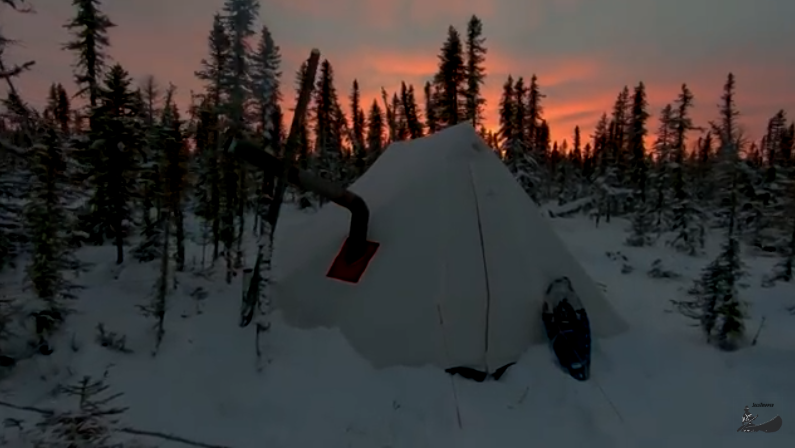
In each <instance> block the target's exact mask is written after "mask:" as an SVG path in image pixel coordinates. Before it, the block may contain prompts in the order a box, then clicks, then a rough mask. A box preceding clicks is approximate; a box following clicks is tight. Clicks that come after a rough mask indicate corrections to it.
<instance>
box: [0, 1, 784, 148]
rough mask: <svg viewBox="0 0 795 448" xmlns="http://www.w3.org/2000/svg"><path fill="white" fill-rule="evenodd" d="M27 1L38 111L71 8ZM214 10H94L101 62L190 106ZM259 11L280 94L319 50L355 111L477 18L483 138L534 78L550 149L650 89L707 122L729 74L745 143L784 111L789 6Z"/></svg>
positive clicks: (23, 27) (354, 5) (403, 6)
mask: <svg viewBox="0 0 795 448" xmlns="http://www.w3.org/2000/svg"><path fill="white" fill-rule="evenodd" d="M32 3H33V5H34V7H35V9H36V10H37V14H35V15H27V16H20V15H19V14H13V15H11V14H7V12H6V10H3V13H2V15H0V25H2V27H3V29H4V32H5V34H6V35H8V36H10V37H12V38H14V39H17V40H19V41H20V45H19V46H18V47H16V48H12V49H10V51H9V60H10V62H16V63H18V62H22V60H23V59H25V60H27V59H35V60H36V66H35V67H34V69H33V71H32V72H30V73H27V74H26V75H25V76H23V77H21V78H20V79H19V80H18V84H19V87H20V88H21V89H22V92H23V95H24V96H25V99H26V100H28V101H31V102H32V103H34V104H36V105H40V104H42V103H43V102H44V100H45V97H46V89H47V88H48V87H49V85H50V84H51V83H52V82H61V83H63V84H64V85H65V86H66V87H67V89H69V90H70V92H71V91H74V86H73V84H74V83H73V76H72V63H73V55H72V54H70V53H69V52H66V51H61V50H60V48H61V45H62V44H63V43H64V42H66V41H67V40H68V39H69V37H68V34H67V30H65V29H64V28H63V26H62V25H63V24H64V23H65V22H66V21H67V20H68V19H69V17H70V16H71V15H72V14H73V8H72V6H71V4H70V3H71V2H69V1H65V0H34V1H33V2H32ZM221 4H222V2H221V1H220V0H160V1H155V0H135V1H129V2H127V1H125V2H118V1H114V2H108V4H107V5H104V10H105V12H106V13H107V14H108V15H109V16H110V17H111V19H112V20H113V21H114V22H115V23H116V24H117V25H118V26H117V27H115V28H113V29H112V30H111V31H110V38H111V46H112V49H111V55H112V57H113V58H115V60H117V61H118V62H120V63H121V64H122V65H123V66H124V67H125V68H126V69H127V70H129V71H130V73H131V74H132V75H133V76H134V77H135V78H136V79H141V78H142V77H144V76H145V75H148V74H151V75H154V76H155V77H156V78H157V79H158V81H159V82H160V83H163V84H164V85H165V84H167V83H168V82H172V83H174V84H175V85H177V87H178V89H179V90H178V93H177V94H178V99H179V102H180V103H187V100H188V97H189V93H190V91H191V90H194V91H199V90H200V88H201V83H200V81H199V80H197V79H196V78H195V76H194V71H195V70H197V69H198V68H199V62H200V60H201V59H202V58H203V57H205V55H206V51H207V32H208V30H209V28H210V25H211V23H212V16H213V13H214V12H215V11H216V10H217V9H218V8H219V7H220V6H221ZM682 11H685V12H686V13H684V14H683V13H682ZM260 12H261V14H260V15H261V18H262V20H263V21H264V23H265V24H267V25H268V27H269V28H270V30H271V32H272V33H273V37H274V39H275V40H276V43H277V45H279V46H280V47H281V51H282V55H283V61H284V62H283V67H282V69H283V72H284V76H283V79H284V81H283V82H284V83H285V84H286V85H292V80H293V74H294V73H295V70H296V69H297V67H298V65H299V64H300V62H301V61H303V60H305V59H306V57H307V56H308V55H309V51H310V50H311V48H313V47H317V48H319V49H320V50H321V52H322V55H323V57H324V58H328V59H329V61H331V63H332V64H334V67H335V69H336V77H337V79H336V84H337V86H338V89H339V90H340V93H341V94H342V93H343V92H347V91H348V90H349V88H350V84H351V82H352V81H353V79H354V78H356V79H358V80H359V83H360V86H361V89H362V91H363V97H364V98H363V99H364V104H369V103H370V101H371V100H372V99H373V98H378V97H379V96H380V88H381V86H383V87H385V88H386V89H387V91H389V92H395V91H398V90H399V87H400V81H401V80H402V81H405V82H406V83H407V84H413V85H414V86H415V87H416V88H418V89H421V86H422V85H423V84H424V83H425V81H426V80H427V79H430V78H431V76H432V75H433V73H434V72H435V71H436V70H437V67H438V62H437V54H438V52H439V48H440V47H441V45H442V43H443V41H444V39H445V37H446V31H447V27H448V25H453V26H455V27H456V28H458V29H459V30H462V31H463V30H465V29H466V22H467V19H468V18H469V17H470V16H471V15H472V14H477V15H478V17H480V18H481V19H482V20H483V24H484V35H485V37H486V39H487V40H486V46H487V47H488V51H489V53H488V55H487V60H486V68H487V75H488V77H487V79H486V86H485V89H484V95H485V96H486V99H487V100H488V104H487V106H486V120H487V125H488V127H489V128H490V129H493V130H496V128H497V120H498V114H497V107H498V104H499V95H500V93H501V89H502V85H503V83H504V82H505V79H506V77H507V76H508V74H513V75H514V77H517V76H524V77H525V78H529V77H530V76H531V75H532V74H533V73H535V74H537V75H538V79H539V84H540V86H541V89H542V93H544V94H545V95H546V98H545V117H546V119H547V120H548V122H549V124H550V128H551V133H552V138H553V139H555V140H562V139H564V138H566V139H569V140H571V133H572V130H573V128H574V126H575V125H580V126H581V127H582V129H583V130H584V131H585V132H587V133H588V134H590V132H591V130H592V129H593V126H594V125H595V124H596V122H597V120H598V118H599V116H600V115H601V114H602V112H604V111H609V110H610V108H611V107H612V104H613V102H614V100H615V97H616V94H617V93H618V92H619V91H620V90H621V88H623V87H624V85H628V86H630V87H632V86H634V85H635V84H637V82H638V81H643V82H644V83H645V84H646V85H647V88H648V96H649V102H650V108H649V111H650V112H651V113H652V114H653V116H655V117H656V116H658V114H659V111H660V109H661V108H662V107H663V106H664V104H665V103H668V102H671V101H673V100H674V99H675V97H676V95H677V92H678V90H679V88H680V86H681V84H682V83H683V82H686V83H687V84H688V86H689V87H690V88H691V90H692V91H693V93H694V95H695V109H694V119H695V122H696V125H706V123H707V121H708V120H712V119H714V118H715V115H716V113H717V103H718V101H719V97H720V92H721V88H722V85H723V82H724V81H725V76H726V74H727V73H728V72H729V71H732V72H734V74H735V75H736V77H737V84H738V85H737V88H738V98H737V103H738V107H739V109H740V111H741V113H742V123H743V125H744V126H745V128H746V129H747V135H748V136H749V137H751V138H754V139H757V138H759V137H761V135H760V133H761V132H762V130H763V129H764V127H765V124H766V122H767V120H768V119H769V118H770V116H772V115H773V114H775V113H776V111H778V110H779V109H782V108H783V109H785V110H790V111H791V110H793V106H795V82H793V80H795V53H794V52H792V50H791V48H790V45H791V42H793V41H794V40H795V28H794V27H792V25H791V21H792V18H793V17H795V2H792V1H788V0H756V1H753V2H749V1H742V0H720V1H719V0H669V1H656V0H644V1H629V0H600V1H598V2H597V1H589V2H586V1H584V0H536V1H515V0H477V1H475V0H435V1H433V2H429V1H419V0H334V1H329V0H268V1H263V2H261V11H260ZM287 96H288V97H291V95H287Z"/></svg>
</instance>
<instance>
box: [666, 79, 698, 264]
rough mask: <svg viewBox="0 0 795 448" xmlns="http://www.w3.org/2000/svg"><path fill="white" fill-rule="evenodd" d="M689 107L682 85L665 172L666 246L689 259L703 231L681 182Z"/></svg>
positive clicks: (690, 100) (689, 123)
mask: <svg viewBox="0 0 795 448" xmlns="http://www.w3.org/2000/svg"><path fill="white" fill-rule="evenodd" d="M692 107H693V94H692V92H691V91H690V89H689V88H688V87H687V85H686V84H683V85H682V90H681V92H680V94H679V97H678V98H677V100H676V109H675V112H674V116H673V117H672V122H671V128H672V132H673V146H674V148H673V163H672V165H671V167H670V169H669V170H668V171H669V172H670V175H671V182H672V184H671V185H670V186H669V188H670V190H671V192H672V194H673V198H672V199H673V204H672V205H671V223H670V230H671V231H673V232H674V233H675V236H674V238H673V240H671V241H670V244H672V245H673V246H674V247H675V248H677V249H679V250H681V251H684V252H686V253H688V254H690V255H696V254H697V253H698V252H699V251H700V249H702V248H703V247H704V233H705V229H704V225H703V220H704V216H703V213H702V212H701V210H700V208H698V207H697V206H696V203H695V201H694V200H693V197H692V194H691V193H692V190H690V188H689V186H688V185H687V184H686V178H685V174H686V173H685V162H686V150H687V146H686V142H687V133H688V132H689V131H692V130H694V129H695V126H694V125H693V120H692V119H691V118H690V109H691V108H692Z"/></svg>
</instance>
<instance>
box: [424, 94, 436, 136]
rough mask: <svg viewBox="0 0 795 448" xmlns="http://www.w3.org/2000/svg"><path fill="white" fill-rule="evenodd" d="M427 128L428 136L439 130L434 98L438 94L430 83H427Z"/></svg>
mask: <svg viewBox="0 0 795 448" xmlns="http://www.w3.org/2000/svg"><path fill="white" fill-rule="evenodd" d="M423 90H424V92H425V127H426V128H428V134H433V133H435V132H436V131H438V130H439V118H438V117H437V115H436V112H437V106H436V103H435V100H434V98H436V96H438V95H436V92H435V91H434V90H433V87H432V86H431V83H430V81H428V82H426V83H425V88H424V89H423Z"/></svg>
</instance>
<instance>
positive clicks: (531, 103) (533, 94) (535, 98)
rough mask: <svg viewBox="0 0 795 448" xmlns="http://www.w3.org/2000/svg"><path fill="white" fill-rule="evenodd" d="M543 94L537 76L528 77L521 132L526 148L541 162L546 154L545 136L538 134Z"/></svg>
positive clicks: (541, 118) (541, 116) (542, 111)
mask: <svg viewBox="0 0 795 448" xmlns="http://www.w3.org/2000/svg"><path fill="white" fill-rule="evenodd" d="M545 96H546V95H544V94H542V93H541V88H540V86H539V85H538V77H537V76H536V75H533V77H532V78H530V86H529V87H528V91H527V103H526V109H527V112H525V117H526V120H527V127H526V129H524V130H523V134H524V138H525V142H526V146H527V148H528V149H529V151H530V153H531V154H532V156H533V158H534V159H535V160H536V161H537V162H539V163H542V162H543V161H544V157H545V156H546V144H547V142H546V141H545V140H547V138H545V137H544V136H543V135H539V133H540V128H541V123H542V121H543V115H544V107H543V106H542V105H541V101H542V100H543V99H544V97H545Z"/></svg>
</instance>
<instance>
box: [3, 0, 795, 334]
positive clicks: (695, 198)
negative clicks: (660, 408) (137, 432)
mask: <svg viewBox="0 0 795 448" xmlns="http://www.w3.org/2000/svg"><path fill="white" fill-rule="evenodd" d="M3 2H4V3H6V4H12V3H16V4H17V5H16V6H17V7H19V4H20V3H22V2H20V1H17V2H11V1H10V0H3ZM73 5H74V8H75V11H74V15H73V18H72V19H70V20H69V21H68V23H66V24H65V26H66V28H67V29H68V30H69V31H70V33H71V35H72V40H70V41H69V42H65V43H64V44H65V45H64V51H69V52H71V53H72V54H73V56H74V62H75V69H74V81H75V82H74V84H73V85H70V86H64V85H60V84H54V85H52V86H51V88H50V90H49V95H48V97H47V104H46V107H44V108H42V109H41V110H36V109H35V108H33V107H31V106H30V105H29V104H28V103H27V102H26V101H25V99H24V98H23V97H22V96H21V95H20V93H19V92H18V91H17V90H16V89H15V88H14V79H15V78H16V77H18V76H25V73H24V72H25V71H26V70H27V69H29V68H30V67H31V65H32V63H27V64H21V65H19V66H13V67H8V62H7V61H2V62H3V65H2V66H0V75H2V78H3V80H4V82H5V83H6V84H7V85H8V87H9V89H8V91H9V94H8V95H7V97H6V98H4V99H3V110H2V117H1V119H0V142H1V143H2V147H3V149H4V151H3V153H2V155H1V156H0V157H2V162H1V163H2V167H3V171H2V173H0V188H2V201H0V264H2V266H4V267H5V266H10V265H13V264H14V263H15V262H18V261H19V260H22V259H24V260H26V261H25V263H26V264H25V266H26V269H27V273H28V280H29V283H30V285H31V286H32V289H33V291H35V294H36V296H37V297H38V298H39V299H41V303H42V304H45V305H46V306H47V307H50V308H52V309H56V310H60V309H62V307H64V306H65V305H64V303H65V302H64V301H63V299H68V298H69V297H71V294H72V292H70V291H72V290H73V288H74V287H75V286H76V285H74V284H72V283H71V280H70V279H73V278H74V276H73V275H71V274H69V271H70V270H73V269H80V268H81V266H80V264H79V263H78V262H77V261H76V259H75V258H74V257H73V255H72V254H73V253H74V250H75V249H77V248H79V247H81V246H84V245H102V244H105V243H110V244H112V245H113V246H115V248H116V251H115V262H116V263H117V264H118V265H122V264H123V263H125V261H126V259H127V258H128V257H133V258H134V259H136V260H138V261H142V262H144V261H152V260H159V261H160V263H162V272H163V275H162V276H161V279H159V280H158V281H159V287H158V288H157V291H159V292H158V293H157V294H155V296H156V297H155V300H154V301H153V302H152V304H151V306H149V307H147V310H148V311H149V312H151V313H152V314H154V315H155V316H156V317H158V319H159V322H160V325H161V327H160V331H161V332H162V317H163V314H164V313H165V305H164V301H165V294H166V289H167V288H166V287H165V286H164V285H165V284H166V278H167V276H168V272H170V270H174V271H183V270H185V269H186V257H185V244H186V243H185V242H186V239H188V238H190V239H192V240H193V241H195V242H197V243H199V244H201V245H202V246H203V247H205V248H206V252H205V256H206V258H207V263H208V264H209V265H214V266H217V265H219V264H221V265H222V266H224V271H225V277H226V281H227V282H231V280H232V277H233V275H234V274H235V272H237V270H239V269H240V268H241V267H242V266H243V265H244V263H246V262H247V259H246V257H247V255H248V257H249V258H250V257H251V254H250V253H249V254H247V253H246V250H245V249H246V247H245V245H243V244H242V243H241V241H242V239H243V236H244V235H246V234H247V233H248V234H250V235H252V236H254V237H257V236H259V235H261V234H262V233H263V232H264V228H265V225H264V223H263V222H262V219H261V216H262V215H263V212H264V211H265V210H266V209H267V206H268V200H267V198H268V197H269V194H270V193H271V189H272V188H273V185H272V182H271V181H270V180H269V179H264V178H263V177H262V175H261V174H260V173H258V172H257V171H255V170H250V169H247V168H246V167H245V166H243V165H242V164H240V163H239V162H238V161H237V160H236V159H234V158H233V157H230V156H229V155H227V154H226V153H224V151H223V150H222V143H223V140H224V133H225V132H227V131H228V130H230V129H233V130H235V132H239V133H242V134H244V135H246V136H247V137H249V138H251V139H253V140H255V141H257V142H258V143H260V144H261V145H262V147H263V148H270V150H272V151H273V152H275V153H276V154H279V153H281V152H282V151H283V150H284V145H285V143H286V142H285V140H286V132H287V131H286V128H287V124H286V123H285V120H284V118H283V117H284V112H285V110H284V107H286V106H285V104H286V103H292V100H293V98H294V97H295V95H297V89H298V86H300V84H301V81H302V80H303V78H304V77H305V76H306V75H305V72H306V67H305V66H303V67H301V69H300V70H299V71H298V72H297V73H295V74H294V75H292V76H288V81H287V82H285V81H284V78H283V76H282V73H281V68H280V66H281V56H280V50H279V46H278V45H277V44H276V43H275V42H274V39H273V37H272V36H271V33H270V32H269V30H268V28H267V27H265V26H263V27H262V28H259V29H256V28H255V23H256V22H257V20H258V15H259V11H258V2H257V1H256V0H226V1H225V2H224V5H223V8H222V10H220V11H218V13H217V14H216V15H215V16H214V17H211V18H208V25H209V32H208V36H207V54H206V57H205V58H204V59H203V60H201V61H197V71H196V73H195V74H196V77H197V78H198V79H200V80H201V81H202V82H203V84H204V87H203V91H201V92H199V93H195V94H194V95H193V99H192V103H191V104H190V106H189V107H188V108H186V109H185V110H180V108H179V107H178V106H177V104H175V101H174V95H175V91H176V89H177V87H176V86H173V85H162V84H160V81H159V80H156V79H155V78H153V77H149V78H147V79H146V80H145V81H144V82H143V83H141V84H139V85H137V84H136V83H135V82H134V81H133V80H132V79H131V77H130V75H129V73H128V72H127V71H126V70H125V68H124V67H122V66H120V65H119V64H112V63H110V62H109V61H111V58H110V57H109V55H110V52H111V51H112V42H111V41H110V38H109V35H110V32H111V30H112V28H113V27H115V26H117V25H116V23H114V22H113V20H112V19H111V18H109V17H107V16H106V15H105V14H103V13H102V10H101V6H102V5H101V4H100V1H99V0H73ZM20 13H21V12H20ZM2 42H3V43H2V45H8V41H6V40H3V41H2ZM307 53H308V52H307ZM486 58H487V49H486V41H485V38H484V36H483V28H482V23H481V21H480V20H479V19H478V18H477V17H475V16H473V17H472V18H471V20H470V21H469V22H468V24H467V26H466V32H465V33H463V34H461V33H459V31H458V30H457V29H456V28H454V27H453V26H451V27H450V28H449V29H448V31H447V37H446V40H445V41H444V43H443V44H442V46H441V49H440V51H439V67H438V72H437V73H436V75H435V76H433V78H432V79H429V80H427V82H426V83H425V85H422V86H414V85H410V84H405V83H403V85H402V86H401V88H400V89H399V91H396V92H387V91H386V90H383V89H382V92H381V93H382V95H381V98H380V99H379V100H375V101H373V102H372V103H370V104H364V103H363V101H362V98H361V95H360V92H359V86H358V82H357V81H354V82H353V83H352V85H351V86H345V87H344V89H345V90H346V92H344V93H343V92H340V91H339V90H338V87H339V88H342V87H341V86H337V85H336V84H335V79H334V68H333V66H332V64H331V62H330V61H328V60H323V61H322V62H321V64H320V69H319V71H318V74H317V79H316V80H315V90H314V93H313V98H312V102H311V106H310V110H309V112H308V117H307V120H306V121H305V125H304V127H303V129H301V130H300V132H299V139H298V143H297V144H298V147H297V150H296V151H295V153H294V154H296V156H295V157H296V159H295V163H296V164H298V165H299V166H300V167H302V168H304V169H308V170H312V171H314V172H316V173H320V174H321V175H323V176H326V177H328V178H330V179H333V180H335V181H338V182H342V183H344V184H350V183H352V182H354V181H355V180H356V179H357V178H358V177H359V176H360V175H362V173H364V172H365V171H366V170H367V168H368V167H369V166H370V165H372V163H373V162H374V161H375V160H376V159H377V158H378V156H379V155H380V154H381V153H382V152H383V151H384V150H385V148H386V147H387V146H388V145H389V144H390V142H394V141H400V140H410V139H415V138H420V137H422V136H424V135H428V134H432V133H434V132H437V131H439V130H441V129H444V128H446V127H449V126H452V125H456V124H458V123H462V122H470V123H471V124H472V125H473V126H474V127H475V129H477V130H479V132H480V133H481V135H482V136H483V138H484V139H485V140H486V141H487V142H488V143H489V145H490V146H491V147H492V148H494V150H495V151H496V152H497V153H498V155H499V156H500V157H501V158H502V160H504V162H505V164H506V166H507V167H508V168H509V169H510V170H511V172H512V173H514V174H515V176H516V178H517V181H518V182H520V183H521V185H522V186H523V187H524V188H525V190H526V191H527V192H528V194H529V195H530V197H531V198H532V199H533V200H534V201H536V202H537V203H549V202H553V201H554V202H555V203H556V205H559V206H564V207H565V206H568V207H569V208H570V209H571V211H579V210H587V211H589V212H590V213H591V215H592V216H593V218H594V219H595V221H596V224H597V225H598V224H599V223H600V221H608V222H609V221H610V220H611V219H613V218H616V217H621V218H622V219H626V220H627V221H628V222H630V223H631V226H630V229H629V233H628V237H627V244H629V245H633V246H651V245H655V244H656V245H661V244H665V245H668V246H670V247H671V250H680V251H683V252H685V253H687V254H690V255H693V256H699V255H701V254H702V253H703V251H704V247H705V241H706V237H707V236H708V235H710V236H712V237H715V238H719V239H720V240H721V241H722V249H721V252H720V254H719V255H718V257H717V258H716V259H715V260H714V261H713V262H712V263H710V264H709V265H708V266H707V268H705V270H704V274H703V276H702V278H701V279H699V281H697V282H696V285H695V286H694V288H693V291H692V295H693V297H692V299H689V300H687V301H682V302H678V305H679V308H680V309H681V310H682V312H683V313H685V314H687V315H689V316H692V317H694V318H696V319H698V320H699V322H700V324H701V326H702V328H703V329H704V331H705V335H706V337H707V338H708V339H709V340H710V341H714V342H716V343H719V344H720V345H721V346H722V347H732V346H735V345H736V344H735V342H736V341H737V340H738V338H739V337H740V336H742V334H743V330H744V326H743V317H744V311H743V307H744V302H743V301H742V300H741V299H740V293H739V291H740V289H741V288H740V283H739V278H740V276H741V275H742V272H743V267H742V266H743V265H742V261H741V255H740V254H741V249H740V248H741V247H748V248H750V249H749V250H758V251H766V252H769V253H774V254H778V255H777V256H779V257H780V258H781V260H782V261H781V263H780V265H779V269H778V270H777V271H776V272H773V273H771V277H770V281H771V282H772V281H779V280H783V281H790V280H791V279H792V261H793V254H794V253H795V201H793V199H794V198H795V190H794V189H793V188H795V184H794V183H793V169H794V168H795V159H793V154H792V149H793V140H794V138H795V125H794V124H793V123H792V122H790V121H789V120H788V119H787V117H786V114H785V112H784V111H780V112H778V113H777V114H775V116H773V117H772V118H771V119H770V121H769V125H768V127H767V129H766V130H765V133H764V137H763V138H762V139H761V141H758V142H752V141H748V140H747V139H746V138H745V137H744V135H743V134H742V132H741V131H740V125H739V123H738V115H739V112H738V109H737V105H736V104H735V100H734V98H735V91H736V87H735V79H734V77H733V76H732V75H731V74H729V75H728V76H727V78H726V79H725V84H724V89H723V96H722V97H721V98H720V99H719V107H718V108H717V109H716V111H715V120H714V122H711V123H709V126H708V127H707V128H699V127H697V126H695V125H694V123H693V121H692V120H691V109H692V104H693V93H692V92H691V91H690V89H689V88H688V87H687V85H686V84H683V85H682V88H681V91H680V92H679V94H678V96H677V97H676V98H672V99H671V100H672V101H671V103H670V104H669V105H667V106H666V107H665V108H664V109H663V110H662V111H660V113H659V118H658V119H657V122H656V123H650V122H649V120H650V111H649V110H648V104H647V101H646V87H645V86H644V84H643V83H642V82H638V84H637V85H636V86H634V87H632V88H630V87H629V86H628V87H624V88H623V89H621V90H620V91H619V93H618V94H617V98H616V101H615V103H614V104H613V106H612V108H611V109H610V110H609V111H606V112H605V114H604V115H603V116H602V117H601V119H600V120H599V122H598V123H597V124H596V127H595V130H594V131H593V134H592V135H584V134H583V133H582V132H581V130H580V127H576V128H574V129H572V130H570V133H571V138H570V140H569V139H566V140H564V141H562V142H560V143H558V142H552V141H550V130H549V127H548V124H547V122H546V121H545V120H544V94H543V93H542V91H541V86H540V83H541V81H540V80H539V79H537V78H536V76H535V75H533V74H525V75H529V76H521V75H518V74H517V75H516V76H509V77H508V79H507V80H505V81H504V87H503V93H502V98H501V100H500V104H499V123H500V128H499V130H498V131H497V132H490V131H488V130H486V129H485V128H484V126H483V123H484V116H483V110H484V105H485V99H484V98H483V96H482V94H481V88H482V86H483V84H484V81H485V78H486V71H485V68H484V67H485V61H486ZM289 78H292V79H289ZM290 81H293V82H292V83H291V82H290ZM75 98H79V99H80V100H81V101H80V105H79V107H78V106H77V105H75V104H72V102H73V100H74V99H75ZM716 102H718V101H717V99H716ZM652 132H653V133H654V135H655V136H656V140H655V142H654V144H653V146H652V147H646V145H645V142H646V141H647V139H646V137H647V136H648V135H649V134H650V133H652ZM290 197H291V198H293V199H294V200H295V201H296V202H297V203H298V204H299V205H300V206H301V207H303V208H311V207H317V206H318V205H320V199H319V198H317V197H313V196H311V195H308V194H305V193H304V192H299V191H291V192H290ZM187 216H191V217H193V216H195V217H196V218H197V219H198V222H199V223H201V225H200V230H199V231H196V232H188V226H187V225H186V217H187ZM22 255H27V256H26V257H24V258H23V257H21V256H22ZM204 266H205V260H202V267H204Z"/></svg>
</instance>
